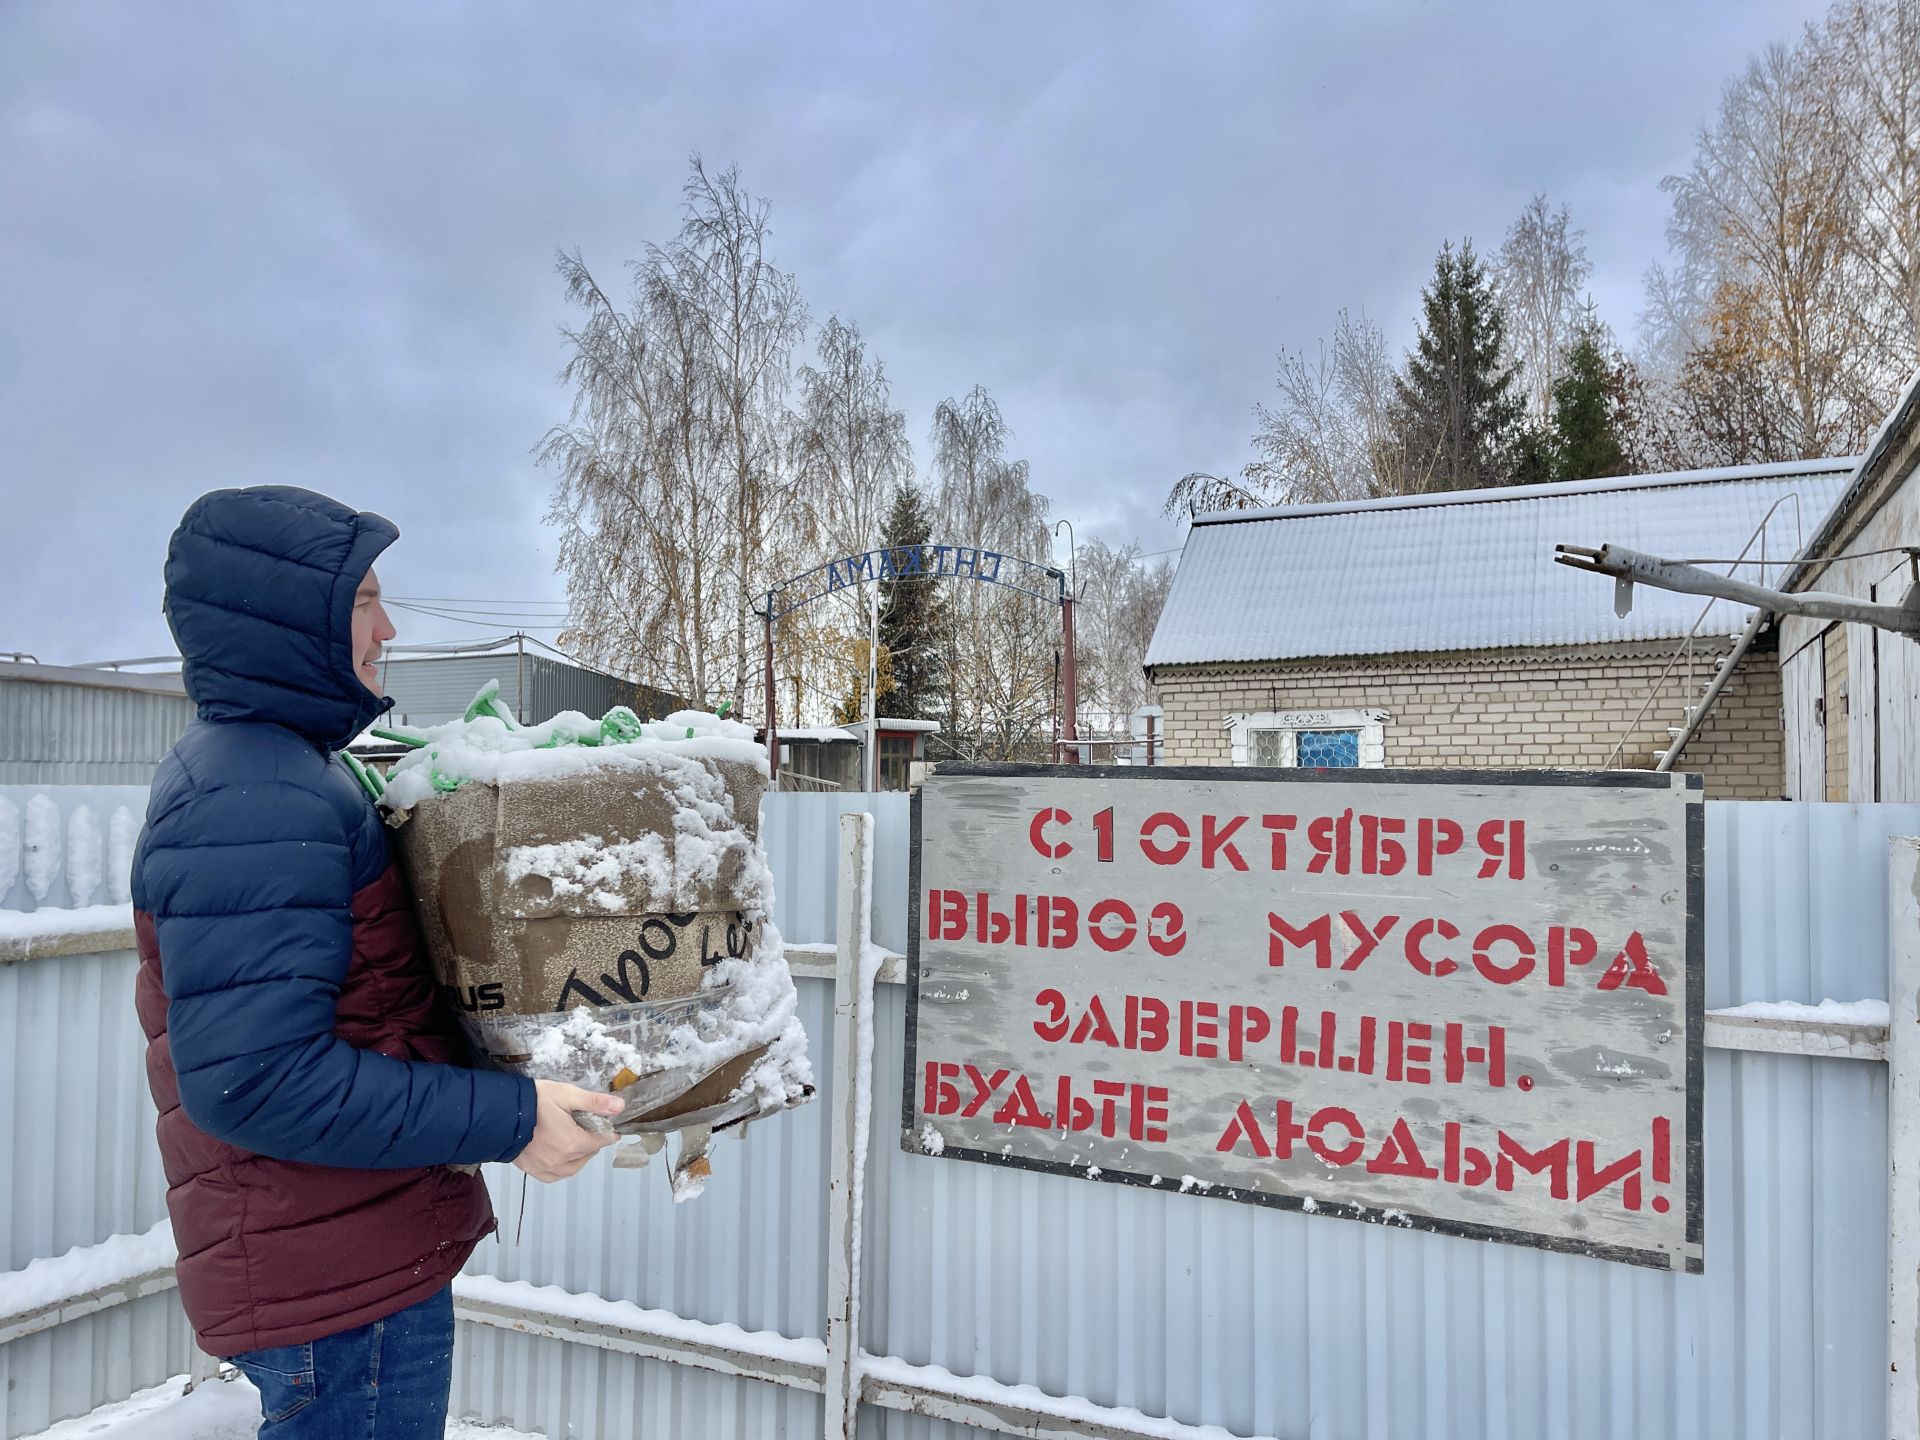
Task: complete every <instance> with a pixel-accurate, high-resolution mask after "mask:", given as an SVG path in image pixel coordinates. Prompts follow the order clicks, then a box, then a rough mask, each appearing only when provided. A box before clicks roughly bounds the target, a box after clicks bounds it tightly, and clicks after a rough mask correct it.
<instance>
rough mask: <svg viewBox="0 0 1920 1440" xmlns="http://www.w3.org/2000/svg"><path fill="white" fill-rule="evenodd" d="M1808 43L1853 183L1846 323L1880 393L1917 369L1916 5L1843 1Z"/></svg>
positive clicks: (1919, 164)
mask: <svg viewBox="0 0 1920 1440" xmlns="http://www.w3.org/2000/svg"><path fill="white" fill-rule="evenodd" d="M1808 43H1809V46H1810V47H1811V51H1812V63H1813V65H1814V67H1815V70H1816V76H1817V80H1818V83H1819V84H1820V86H1821V88H1822V89H1823V90H1825V91H1827V92H1828V93H1829V94H1830V95H1831V96H1832V97H1833V114H1834V118H1835V121H1836V123H1837V125H1838V127H1839V132H1840V138H1841V143H1842V147H1843V153H1844V156H1845V162H1846V170H1847V173H1848V176H1849V178H1850V180H1851V182H1852V202H1853V203H1852V205H1851V207H1850V209H1849V212H1848V219H1849V221H1850V224H1849V227H1848V230H1847V234H1846V245H1847V249H1848V252H1849V254H1850V256H1851V258H1852V260H1853V262H1854V264H1855V266H1856V267H1857V268H1858V272H1859V273H1858V278H1857V283H1856V284H1855V285H1854V286H1853V287H1852V289H1851V294H1852V297H1853V302H1854V303H1853V304H1852V306H1851V307H1850V311H1849V316H1848V318H1849V320H1850V322H1851V324H1852V326H1853V328H1854V331H1855V333H1856V335H1857V336H1858V338H1859V342H1860V343H1861V344H1862V345H1863V346H1864V347H1866V349H1867V350H1868V354H1867V356H1866V360H1865V363H1866V365H1867V368H1868V371H1869V381H1868V383H1869V384H1870V385H1871V386H1872V387H1873V388H1874V389H1875V390H1877V391H1879V392H1880V393H1886V392H1889V391H1891V390H1893V389H1895V388H1897V387H1898V385H1899V384H1900V383H1901V382H1902V381H1904V380H1905V379H1906V378H1907V376H1909V375H1910V374H1911V373H1912V372H1913V370H1914V367H1915V366H1916V365H1920V0H1841V3H1840V4H1839V5H1836V6H1835V7H1834V9H1833V10H1832V11H1831V12H1830V13H1829V14H1828V16H1827V18H1826V20H1825V22H1824V23H1823V24H1822V25H1820V26H1819V27H1817V28H1815V29H1814V30H1813V31H1812V33H1811V35H1810V37H1809V42H1808Z"/></svg>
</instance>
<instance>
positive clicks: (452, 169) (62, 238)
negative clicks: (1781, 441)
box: [0, 0, 1819, 661]
mask: <svg viewBox="0 0 1920 1440" xmlns="http://www.w3.org/2000/svg"><path fill="white" fill-rule="evenodd" d="M1818 8H1819V7H1818V6H1816V5H1812V4H1807V3H1797V4H1795V3H1783V0H1753V3H1747V4H1742V5H1727V4H1720V3H1688V0H1653V3H1644V0H1629V3H1620V0H1610V3H1608V4H1605V5H1595V4H1588V5H1579V6H1575V5H1569V4H1546V5H1543V4H1540V3H1538V0H1525V3H1518V4H1506V3H1488V0H1476V3H1472V4H1386V3H1356V4H1349V5H1338V6H1329V5H1308V4H1304V3H1292V0H1268V3H1261V4H1236V3H1220V0H1210V3H1206V4H1190V5H1174V4H1161V5H1146V4H1138V3H1114V0H1099V3H1093V0H1087V3H1057V4H1046V5H1027V4H1020V5H1015V4H979V3H967V4H961V3H958V0H930V3H924V4H920V3H916V4H908V5H902V4H898V3H888V4H875V5H872V6H855V5H845V4H838V3H811V4H800V3H789V4H779V5H771V4H769V5H744V4H743V5H723V6H714V5H706V4H671V5H662V4H639V3H633V4H621V5H617V6H616V5H612V4H588V3H575V4H565V5H541V6H532V5H525V4H515V5H498V6H482V5H462V6H453V5H439V6H429V5H417V6H405V7H400V6H387V5H381V6H358V5H352V4H333V3H329V4H325V5H300V6H296V5H259V4H247V5H238V4H236V5H232V6H215V5H207V4H183V5H165V6H162V5H152V4H146V3H138V4H136V3H127V4H103V3H70V0H57V3H46V4H31V3H22V0H6V3H5V4H3V5H0V500H3V501H4V524H3V525H0V651H8V650H13V649H21V650H26V651H30V652H33V653H35V654H37V655H38V656H39V657H40V658H41V659H43V660H48V661H89V660H98V659H104V658H108V657H118V656H130V655H149V654H157V653H161V652H163V651H170V650H171V648H172V646H171V642H170V640H169V638H168V636H167V633H166V628H165V623H164V621H163V620H162V619H161V616H160V614H159V601H160V563H161V557H162V554H163V551H164V547H165V542H166V537H167V534H168V532H169V531H170V530H171V528H172V526H173V525H174V523H175V522H176V521H177V520H178V518H179V515H180V512H181V511H182V510H183V509H184V508H185V506H186V505H187V504H188V502H189V501H191V500H192V499H193V498H194V497H195V496H196V495H198V494H199V493H201V492H202V491H205V490H209V489H214V488H218V487H223V486H231V485H247V484H260V483H288V484H298V485H306V486H310V487H313V488H316V489H321V490H325V491H327V492H329V493H331V494H334V495H336V496H338V497H339V498H341V499H343V500H346V501H348V502H349V503H351V504H353V505H356V506H359V507H362V508H368V509H375V510H379V511H381V512H383V513H385V514H387V515H389V516H390V517H392V518H393V519H394V520H396V521H397V522H398V523H399V525H400V527H401V529H402V532H403V538H402V541H401V545H400V547H399V548H397V549H396V550H395V551H393V552H392V554H391V556H390V558H389V559H388V560H387V561H385V562H383V564H382V567H381V568H382V574H383V578H384V580H385V583H386V585H387V588H388V590H389V591H390V592H392V593H397V594H401V595H413V596H450V597H488V598H493V599H498V600H502V601H513V602H524V601H533V600H540V599H547V600H553V599H557V598H559V597H560V596H561V594H562V591H561V586H560V581H559V579H558V577H557V576H555V575H554V574H553V570H552V562H553V544H552V541H551V538H550V536H549V534H548V533H547V532H546V531H545V530H544V528H543V527H542V525H541V516H542V513H543V511H544V509H545V504H546V497H547V493H548V490H549V488H550V484H551V477H550V476H548V475H547V474H546V473H545V472H543V471H542V470H540V469H539V468H538V467H537V466H536V464H535V463H534V459H533V455H532V451H533V448H534V446H535V445H536V444H537V442H538V441H539V439H540V437H541V435H542V433H543V432H544V431H545V430H546V429H547V427H548V426H550V425H552V424H553V423H555V422H556V421H557V420H559V419H561V418H562V417H563V416H564V414H565V412H566V407H567V403H568V395H567V393H566V392H565V391H564V390H562V389H561V388H560V386H559V385H558V383H557V382H556V379H555V372H556V371H557V370H558V368H559V366H560V364H561V363H562V358H563V357H562V351H561V345H560V340H559V337H558V333H557V327H558V325H559V324H560V323H561V322H562V321H563V320H564V319H566V318H567V310H566V307H565V306H564V304H563V301H562V296H561V293H560V287H559V284H558V282H557V280H556V278H555V275H554V273H553V256H554V252H555V250H556V249H557V248H560V247H566V248H573V247H576V246H577V247H579V249H580V250H581V251H582V252H583V254H584V256H585V258H586V260H587V262H588V263H589V265H591V266H592V267H593V268H594V269H595V270H596V271H598V272H599V273H600V274H601V275H602V277H603V278H604V279H614V278H617V277H618V272H619V270H620V267H621V265H622V263H623V262H624V261H626V260H628V259H630V258H632V257H633V256H635V255H637V254H638V253H639V252H640V250H641V248H642V246H643V245H644V244H645V243H646V242H647V241H650V240H664V239H667V238H669V237H670V236H671V234H672V233H673V231H674V229H675V228H676V226H677V223H678V219H679V213H678V205H679V187H680V185H681V183H682V181H683V179H684V177H685V173H686V166H687V157H688V156H689V154H690V153H692V152H696V151H697V152H699V153H700V154H702V155H703V156H704V157H705V158H706V159H707V161H708V162H709V164H710V165H713V166H715V167H718V166H723V165H725V164H727V163H729V162H733V163H737V164H738V165H739V167H740V170H741V174H742V178H743V180H744V181H745V183H746V185H747V186H748V188H749V189H751V190H752V191H753V192H755V193H756V194H758V195H761V196H763V197H764V198H765V199H766V200H767V201H768V202H769V203H770V205H771V207H772V215H773V228H774V234H773V241H772V254H773V258H774V259H775V260H776V262H777V263H778V264H780V266H781V267H782V268H784V269H788V270H791V271H792V272H794V274H795V275H796V277H797V279H798V281H799V285H800V288H801V291H802V293H803V294H804V295H805V297H806V299H807V301H808V304H809V306H810V308H811V310H812V312H813V314H814V316H815V318H816V319H817V320H824V319H825V318H826V316H827V315H828V314H830V313H837V314H839V315H840V316H841V317H842V318H843V319H847V320H851V321H855V322H857V323H858V324H859V325H860V326H861V328H862V329H863V330H864V331H865V332H866V334H867V336H868V338H869V340H870V341H871V343H872V346H873V348H874V350H875V352H876V353H877V354H878V355H879V356H880V357H881V358H882V359H883V360H884V362H885V363H886V366H887V369H888V372H889V374H890V375H891V377H892V379H893V383H894V395H895V398H896V401H897V402H898V403H900V404H901V405H903V406H904V407H905V408H906V410H907V414H908V424H909V428H910V432H911V434H912V435H913V437H914V440H915V443H916V446H917V449H918V456H917V459H918V461H919V463H920V464H921V465H922V467H924V465H925V462H926V455H927V446H926V434H927V430H928V427H929V424H930V421H931V416H932V410H933V407H934V405H935V404H936V403H937V402H938V401H939V400H940V399H941V398H943V397H944V396H948V395H958V394H960V393H962V392H964V391H965V390H966V389H967V388H968V387H970V386H972V385H974V384H981V385H985V386H986V387H987V388H988V389H989V390H991V391H992V393H993V395H994V396H995V398H996V399H997V400H998V401H999V402H1000V404H1001V406H1002V409H1003V411H1004V413H1005V415H1006V418H1007V420H1008V422H1009V423H1010V424H1011V426H1012V428H1013V432H1014V447H1013V453H1014V454H1015V455H1016V456H1021V457H1024V458H1026V459H1028V460H1029V461H1031V463H1032V466H1033V477H1034V486H1035V488H1036V489H1037V490H1039V491H1041V492H1042V493H1044V494H1046V495H1048V496H1049V497H1051V499H1052V508H1053V513H1054V514H1055V515H1056V516H1057V517H1063V518H1066V519H1070V520H1072V521H1073V522H1074V526H1075V528H1076V530H1077V532H1078V534H1079V535H1080V536H1081V537H1082V538H1083V539H1084V538H1086V537H1088V536H1092V535H1098V536H1101V537H1102V538H1104V539H1106V540H1108V541H1109V542H1110V543H1114V544H1119V543H1123V542H1126V541H1130V540H1138V541H1140V542H1141V543H1142V545H1143V546H1144V547H1145V548H1146V549H1147V550H1149V551H1156V550H1161V549H1165V548H1167V547H1171V546H1176V545H1178V543H1179V541H1180V528H1179V527H1178V526H1175V525H1173V524H1170V523H1169V522H1167V521H1164V520H1162V519H1160V518H1159V508H1160V503H1161V501H1162V499H1163V497H1164V496H1165V494H1166V490H1167V487H1168V486H1169V484H1171V483H1172V482H1173V481H1174V480H1175V479H1177V478H1178V477H1179V476H1180V475H1182V474H1184V473H1185V472H1187V471H1188V470H1193V469H1205V470H1212V471H1216V472H1231V471H1233V470H1236V469H1237V468H1238V467H1239V466H1240V465H1241V464H1243V463H1244V462H1245V461H1246V459H1247V458H1248V455H1249V447H1248V437H1249V435H1250V434H1251V432H1252V426H1253V422H1252V416H1251V411H1252V407H1253V406H1254V404H1255V403H1256V402H1258V401H1260V400H1262V399H1264V398H1265V397H1266V396H1267V395H1268V394H1269V393H1270V391H1271V386H1272V379H1273V370H1274V354H1275V352H1276V351H1277V350H1278V349H1280V348H1281V347H1283V346H1301V345H1311V344H1313V343H1314V341H1315V339H1316V337H1318V336H1319V335H1321V334H1323V333H1325V331H1326V330H1327V328H1328V326H1329V323H1330V321H1331V319H1332V317H1333V315H1334V313H1335V311H1336V310H1337V309H1338V308H1339V307H1340V306H1342V305H1351V306H1355V307H1361V306H1364V307H1365V308H1366V310H1367V311H1368V312H1369V313H1370V314H1372V315H1374V316H1375V317H1377V318H1379V319H1380V320H1381V321H1382V322H1383V323H1384V324H1385V325H1386V327H1387V330H1388V334H1389V336H1390V338H1392V339H1393V341H1394V342H1395V344H1396V345H1397V346H1404V345H1405V344H1406V343H1408V342H1409V341H1410V339H1411V335H1412V321H1413V315H1414V311H1415V308H1416V306H1417V303H1418V297H1419V290H1420V286H1421V284H1422V283H1423V281H1424V280H1425V278H1426V275H1427V272H1428V270H1429V268H1430V266H1431V263H1432V257H1433V253H1434V251H1435V249H1436V248H1437V246H1438V245H1439V243H1440V242H1441V241H1442V240H1443V239H1446V238H1449V237H1453V238H1458V237H1460V236H1463V235H1471V236H1472V237H1474V238H1475V240H1476V241H1478V242H1479V243H1480V244H1481V246H1482V248H1484V249H1489V250H1490V249H1492V248H1494V247H1495V246H1496V245H1497V244H1498V241H1499V238H1500V235H1501V233H1502V232H1503V231H1504V230H1505V228H1506V226H1507V225H1508V223H1509V222H1510V221H1511V220H1512V218H1513V217H1514V215H1515V214H1516V213H1517V212H1518V211H1519V210H1520V208H1521V207H1522V206H1523V205H1524V204H1525V203H1526V200H1527V198H1528V197H1529V196H1530V195H1531V194H1533V193H1534V192H1536V191H1545V192H1546V193H1547V195H1548V196H1549V197H1550V198H1551V199H1552V200H1553V201H1554V202H1555V203H1558V202H1560V201H1563V200H1564V201H1566V202H1567V203H1568V204H1570V205H1571V206H1572V209H1573V213H1574V219H1575V222H1576V223H1577V224H1579V225H1581V226H1583V227H1584V228H1585V229H1586V231H1587V243H1588V248H1589V251H1590V253H1591V256H1592V258H1593V261H1594V263H1595V276H1594V282H1593V290H1594V293H1595V296H1596V298H1597V300H1598V301H1599V304H1600V307H1601V310H1602V313H1603V315H1604V316H1605V317H1606V318H1607V319H1609V320H1610V321H1611V322H1612V323H1613V324H1614V326H1615V327H1616V329H1619V330H1621V331H1622V332H1630V331H1631V329H1632V326H1633V322H1634V316H1635V313H1636V311H1637V309H1638V306H1639V294H1640V277H1641V275H1642V273H1643V272H1644V270H1645V268H1646V266H1647V264H1648V263H1649V262H1650V261H1652V260H1654V259H1656V258H1657V257H1659V256H1660V255H1661V254H1662V253H1663V251H1664V246H1665V241H1664V234H1663V227H1664V222H1665V217H1666V205H1665V203H1664V197H1663V196H1662V195H1661V193H1660V190H1659V188H1658V187H1659V181H1660V178H1661V176H1663V175H1665V174H1667V173H1669V172H1671V171H1674V170H1676V169H1679V168H1681V167H1682V166H1684V164H1685V163H1686V161H1687V158H1688V156H1689V154H1690V152H1691V148H1692V140H1693V135H1694V133H1695V131H1696V130H1697V129H1698V127H1699V125H1700V124H1701V123H1702V121H1704V120H1705V119H1706V118H1707V117H1708V115H1709V114H1710V112H1711V110H1712V108H1713V106H1714V104H1715V101H1716V98H1717V96H1718V93H1719V90H1720V87H1721V85H1722V84H1723V82H1724V81H1725V80H1726V79H1727V78H1729V77H1730V76H1732V75H1733V74H1734V73H1735V72H1736V71H1737V70H1738V69H1739V68H1740V67H1741V66H1743V65H1744V64H1745V62H1746V60H1747V59H1748V58H1749V57H1750V56H1751V55H1752V54H1753V53H1755V52H1756V51H1757V50H1758V49H1760V48H1761V47H1762V46H1764V45H1765V44H1767V43H1768V42H1770V41H1773V40H1777V39H1790V38H1791V37H1792V36H1793V35H1794V34H1795V33H1796V32H1797V31H1798V29H1799V28H1800V26H1801V25H1802V24H1804V23H1805V22H1806V21H1807V20H1808V19H1811V18H1813V16H1814V15H1815V14H1816V13H1817V11H1818ZM823 558H824V557H823ZM401 623H402V626H403V629H404V631H405V633H404V634H403V636H402V639H403V641H404V640H407V639H445V638H449V637H452V636H456V635H468V636H477V635H480V634H482V633H483V632H482V631H480V630H476V629H468V628H465V627H461V626H456V625H451V624H449V623H446V622H443V621H438V620H426V619H422V618H420V617H415V616H408V617H404V618H402V621H401ZM502 628H508V627H504V626H503V627H502ZM547 633H549V634H550V633H551V632H547Z"/></svg>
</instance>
